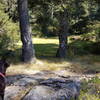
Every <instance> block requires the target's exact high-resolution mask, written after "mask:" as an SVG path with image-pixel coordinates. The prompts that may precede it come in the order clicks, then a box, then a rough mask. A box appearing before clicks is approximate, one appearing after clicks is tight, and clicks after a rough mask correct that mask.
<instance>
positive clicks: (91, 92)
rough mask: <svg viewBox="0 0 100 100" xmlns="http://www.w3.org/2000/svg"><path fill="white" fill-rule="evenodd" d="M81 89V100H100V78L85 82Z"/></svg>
mask: <svg viewBox="0 0 100 100" xmlns="http://www.w3.org/2000/svg"><path fill="white" fill-rule="evenodd" d="M81 87H82V89H81V92H80V97H79V100H100V78H98V77H94V78H92V79H90V80H89V81H87V80H84V81H83V82H82V86H81Z"/></svg>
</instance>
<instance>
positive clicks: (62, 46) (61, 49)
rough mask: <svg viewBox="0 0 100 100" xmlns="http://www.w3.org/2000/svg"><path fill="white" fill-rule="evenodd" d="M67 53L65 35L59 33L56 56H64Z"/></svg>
mask: <svg viewBox="0 0 100 100" xmlns="http://www.w3.org/2000/svg"><path fill="white" fill-rule="evenodd" d="M66 53H67V35H66V34H59V48H58V50H57V54H56V57H59V58H65V57H66Z"/></svg>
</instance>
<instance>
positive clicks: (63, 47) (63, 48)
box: [56, 10, 69, 58]
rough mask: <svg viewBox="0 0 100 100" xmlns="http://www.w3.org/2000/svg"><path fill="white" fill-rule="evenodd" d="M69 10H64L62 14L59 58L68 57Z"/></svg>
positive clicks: (59, 34)
mask: <svg viewBox="0 0 100 100" xmlns="http://www.w3.org/2000/svg"><path fill="white" fill-rule="evenodd" d="M66 11H67V10H64V12H62V13H61V14H60V16H59V17H60V19H59V22H60V28H59V33H58V37H59V48H58V50H57V54H56V56H57V57H59V58H65V57H66V55H67V38H68V29H69V24H68V19H67V18H68V17H67V12H66Z"/></svg>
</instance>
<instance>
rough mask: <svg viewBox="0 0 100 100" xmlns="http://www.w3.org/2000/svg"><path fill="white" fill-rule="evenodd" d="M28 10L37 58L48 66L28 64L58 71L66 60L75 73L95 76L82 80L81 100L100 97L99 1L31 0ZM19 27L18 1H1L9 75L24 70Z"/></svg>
mask: <svg viewBox="0 0 100 100" xmlns="http://www.w3.org/2000/svg"><path fill="white" fill-rule="evenodd" d="M28 13H29V22H30V29H31V31H32V32H31V34H32V41H33V47H34V48H33V49H34V50H35V57H34V58H37V59H38V60H39V62H38V64H40V65H41V64H42V63H44V64H45V67H42V68H41V66H40V67H37V66H39V65H35V64H33V65H32V66H34V67H33V68H32V67H29V66H30V65H26V66H28V67H29V69H32V70H33V69H34V70H50V71H52V70H53V71H56V70H61V69H62V70H63V69H64V66H66V64H67V61H68V62H70V63H73V64H72V66H71V67H70V69H71V70H72V71H73V72H75V73H81V74H95V75H96V77H95V78H93V79H91V80H89V81H86V80H84V81H83V83H82V86H83V87H82V91H81V92H82V93H81V96H80V100H100V79H99V78H98V76H99V75H100V74H99V73H100V1H99V0H28ZM19 26H20V24H19V13H18V2H17V0H0V57H2V56H8V58H9V61H10V62H11V63H12V66H11V68H10V69H9V70H8V75H9V73H12V74H15V73H22V72H21V68H23V67H21V68H20V66H23V64H22V62H21V53H22V51H21V49H22V47H21V46H22V42H21V39H20V37H21V33H20V27H19ZM8 52H10V54H8V55H7V53H8ZM5 54H6V55H5ZM83 63H84V64H83ZM59 66H63V67H62V68H60V67H59ZM67 67H68V66H67ZM15 68H16V72H13V70H14V69H15ZM18 68H19V69H18ZM25 69H27V68H26V67H25ZM29 69H28V70H29ZM23 70H24V68H23ZM90 83H92V86H93V93H94V91H95V93H94V94H93V95H91V93H90V94H89V93H88V91H92V90H91V89H90V88H89V85H88V84H90ZM98 87H99V88H98ZM82 96H83V97H84V96H85V97H86V98H87V99H82Z"/></svg>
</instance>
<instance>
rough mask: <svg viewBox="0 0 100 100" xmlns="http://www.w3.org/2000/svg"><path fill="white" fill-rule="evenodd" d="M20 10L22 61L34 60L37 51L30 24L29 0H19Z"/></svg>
mask: <svg viewBox="0 0 100 100" xmlns="http://www.w3.org/2000/svg"><path fill="white" fill-rule="evenodd" d="M18 12H19V21H20V31H21V41H22V44H23V45H22V61H24V62H26V63H27V62H32V61H34V60H35V59H34V58H35V51H34V48H33V45H32V36H31V29H30V25H29V15H28V1H27V0H18Z"/></svg>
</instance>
